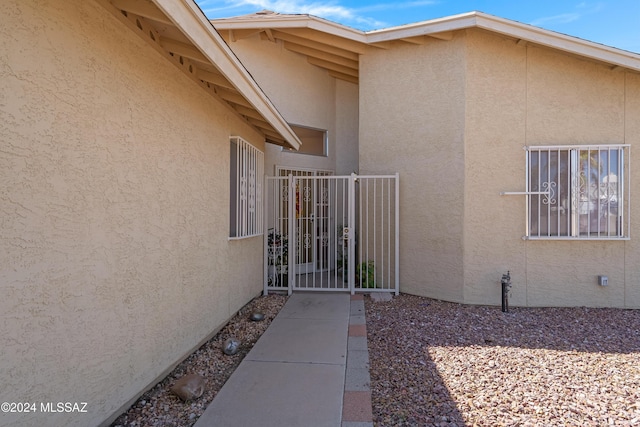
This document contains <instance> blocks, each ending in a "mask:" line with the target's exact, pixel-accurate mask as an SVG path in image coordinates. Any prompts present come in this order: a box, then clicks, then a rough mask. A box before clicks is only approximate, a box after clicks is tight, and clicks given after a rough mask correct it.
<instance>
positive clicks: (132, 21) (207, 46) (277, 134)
mask: <svg viewBox="0 0 640 427" xmlns="http://www.w3.org/2000/svg"><path fill="white" fill-rule="evenodd" d="M96 1H97V2H98V3H99V4H101V5H102V6H103V7H104V8H105V9H107V10H108V11H110V12H111V13H112V14H113V15H114V16H115V17H116V18H117V19H118V20H119V21H121V22H123V23H124V24H125V25H126V26H127V27H128V28H129V29H131V30H132V31H134V32H135V33H136V34H138V36H140V37H141V38H142V39H144V40H145V41H146V42H147V43H149V45H150V46H151V47H152V48H153V49H155V50H156V51H158V52H159V53H160V54H162V55H163V56H165V57H166V58H167V59H168V60H169V61H170V62H171V63H173V64H174V65H175V66H176V67H178V68H179V69H180V70H181V71H183V72H184V73H185V74H186V75H187V76H188V77H189V78H191V79H192V80H193V81H194V82H196V83H197V84H198V85H200V87H202V88H203V89H204V90H205V91H207V92H208V93H209V94H210V95H212V96H213V97H215V98H216V99H218V100H221V101H222V102H223V103H224V104H226V105H227V106H228V107H229V108H230V109H231V110H232V111H233V112H234V114H236V115H237V116H239V117H240V118H241V119H242V120H244V121H246V122H247V123H248V124H250V125H251V126H252V127H253V128H254V129H256V130H257V131H258V132H260V133H261V134H263V135H264V137H265V140H266V141H267V142H270V143H273V144H277V145H282V146H287V147H291V148H294V149H298V148H299V147H300V145H301V142H300V139H299V138H298V136H297V135H296V134H295V133H294V132H293V130H292V129H291V128H290V127H289V125H288V124H287V122H286V121H285V119H284V118H283V117H282V116H281V115H280V113H279V112H278V111H277V110H276V108H275V106H274V105H273V104H272V103H271V101H270V100H269V99H268V98H267V96H266V95H265V94H264V92H263V91H262V90H261V89H260V88H259V87H258V85H257V83H256V82H255V81H254V80H253V78H252V77H251V76H250V75H249V73H248V72H247V70H246V69H245V68H244V67H243V66H242V64H241V63H240V61H239V60H238V59H237V57H236V56H235V54H233V52H232V51H231V49H229V47H228V46H227V45H226V43H225V42H224V40H223V39H222V38H221V37H220V35H219V34H218V33H217V32H216V30H215V29H214V28H213V26H212V25H211V24H210V23H209V21H208V20H207V19H206V17H205V16H204V14H203V13H202V11H200V9H199V8H198V6H197V5H196V4H195V2H175V1H171V0H153V1H152V0H96Z"/></svg>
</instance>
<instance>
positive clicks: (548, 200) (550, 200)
mask: <svg viewBox="0 0 640 427" xmlns="http://www.w3.org/2000/svg"><path fill="white" fill-rule="evenodd" d="M556 185H557V184H556V183H555V182H554V181H548V182H543V183H542V188H543V190H544V191H548V192H549V194H545V195H544V196H543V198H542V203H544V204H545V205H555V204H556V199H555V197H556V190H555V188H556Z"/></svg>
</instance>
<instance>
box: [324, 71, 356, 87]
mask: <svg viewBox="0 0 640 427" xmlns="http://www.w3.org/2000/svg"><path fill="white" fill-rule="evenodd" d="M329 75H330V76H331V77H334V78H336V79H339V80H344V81H346V82H349V83H353V84H356V85H357V84H358V82H359V79H358V77H353V76H349V75H347V74H342V73H338V72H337V71H331V70H329Z"/></svg>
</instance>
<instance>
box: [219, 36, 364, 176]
mask: <svg viewBox="0 0 640 427" xmlns="http://www.w3.org/2000/svg"><path fill="white" fill-rule="evenodd" d="M229 45H230V46H231V48H232V49H233V51H234V52H235V53H236V54H237V55H238V57H239V58H240V60H241V61H242V63H243V64H244V65H245V66H246V67H247V68H248V69H249V70H251V74H252V76H253V77H254V78H255V79H256V81H257V82H258V84H259V85H260V87H261V88H262V89H263V90H264V91H265V93H266V94H267V96H268V97H269V99H271V101H272V102H273V103H274V104H275V105H276V106H277V107H278V111H280V113H281V114H282V115H283V117H284V118H285V119H286V120H287V122H289V123H291V124H294V125H299V126H304V127H311V128H315V129H321V130H326V131H327V137H328V155H327V156H326V157H323V156H310V155H300V154H298V153H292V152H288V151H282V150H281V148H280V147H278V146H275V145H271V144H267V147H266V153H265V154H266V158H265V163H266V169H265V171H266V173H267V174H269V175H273V174H274V172H275V166H289V167H296V168H307V169H322V170H332V171H334V172H336V173H337V174H346V173H351V172H353V171H354V170H357V167H358V158H357V150H358V140H357V137H358V121H357V118H358V117H357V114H358V109H357V105H358V89H357V86H356V85H355V84H352V83H347V82H342V81H337V80H336V79H335V78H333V77H331V76H329V74H328V73H327V72H326V70H322V69H320V68H318V67H316V66H314V65H311V64H309V63H308V61H307V59H306V57H305V56H304V55H300V54H297V53H294V52H291V51H289V50H287V49H286V48H285V47H284V45H283V42H281V41H277V42H272V41H269V40H267V39H262V38H261V37H260V36H259V35H254V36H251V37H249V38H246V39H240V40H238V41H233V42H230V44H229Z"/></svg>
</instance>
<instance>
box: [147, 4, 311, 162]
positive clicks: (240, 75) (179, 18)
mask: <svg viewBox="0 0 640 427" xmlns="http://www.w3.org/2000/svg"><path fill="white" fill-rule="evenodd" d="M153 2H154V3H155V4H156V6H157V7H158V8H159V9H160V10H161V11H162V12H163V13H164V14H165V15H167V16H168V17H170V18H171V20H172V21H173V23H174V24H175V26H176V27H178V28H179V29H180V31H182V32H183V33H184V35H185V36H186V37H187V38H188V39H189V40H190V41H191V42H192V43H193V44H194V45H195V47H196V48H198V49H199V50H200V51H201V52H202V54H203V55H204V56H205V57H207V59H209V60H210V61H211V63H213V64H215V65H216V67H217V68H218V69H219V70H220V72H221V73H222V74H223V75H224V76H225V77H226V78H227V79H228V80H229V81H230V82H232V83H233V85H234V86H235V87H236V89H237V90H238V92H240V93H241V94H242V95H243V96H244V97H245V98H246V100H247V101H248V102H249V103H250V104H251V105H252V106H253V107H254V108H255V109H256V110H257V111H258V112H259V113H260V114H261V115H262V116H263V117H264V119H265V121H266V122H268V123H269V124H271V126H273V128H274V130H275V131H276V132H278V133H279V134H280V135H281V136H282V137H283V139H284V140H285V141H286V143H287V144H289V146H290V147H291V148H293V149H295V150H298V149H299V148H300V145H302V143H301V141H300V139H299V138H298V136H297V135H296V134H295V133H294V132H293V130H292V129H291V127H290V126H289V125H288V124H287V122H286V121H285V119H284V118H283V117H282V115H281V114H280V113H279V112H278V110H277V109H276V107H275V106H274V105H273V103H272V102H271V101H270V100H269V98H268V97H267V96H266V95H265V93H264V92H263V91H262V89H260V87H259V86H258V84H257V83H256V82H255V80H253V78H252V77H251V75H250V74H249V72H248V71H247V70H246V69H245V68H244V66H243V65H242V63H240V60H239V59H238V58H237V57H236V56H235V54H234V53H233V52H232V51H231V49H230V48H229V46H228V45H227V43H226V42H225V41H224V40H223V39H222V37H220V35H219V34H218V33H217V31H216V30H215V29H214V28H213V26H212V25H211V23H210V22H209V21H208V20H207V18H206V16H204V14H203V13H202V11H201V10H200V9H199V8H198V6H197V5H196V3H195V2H194V1H191V0H182V1H176V0H153ZM212 41H213V42H212Z"/></svg>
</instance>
